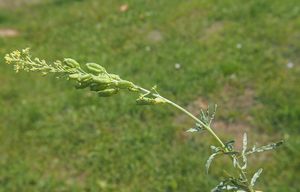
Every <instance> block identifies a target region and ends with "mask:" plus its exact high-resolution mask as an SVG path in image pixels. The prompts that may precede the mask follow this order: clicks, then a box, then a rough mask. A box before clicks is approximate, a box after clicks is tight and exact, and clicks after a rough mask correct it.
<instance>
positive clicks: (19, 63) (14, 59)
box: [5, 48, 283, 192]
mask: <svg viewBox="0 0 300 192" xmlns="http://www.w3.org/2000/svg"><path fill="white" fill-rule="evenodd" d="M5 60H6V62H7V63H8V64H13V65H14V70H15V71H16V72H19V71H21V70H24V71H27V72H39V73H41V74H42V75H47V74H54V75H55V76H56V77H58V78H65V79H67V80H72V81H75V83H76V85H75V88H76V89H85V88H89V89H90V91H94V92H96V93H97V94H98V96H99V97H109V96H113V95H115V94H118V93H119V92H120V91H128V92H133V93H137V94H139V96H138V98H137V99H136V103H137V104H139V105H156V104H169V105H171V106H173V107H175V108H176V109H178V110H180V111H181V112H183V113H184V114H186V115H187V116H189V117H190V118H192V119H193V120H194V121H195V123H196V125H195V127H194V128H191V129H189V130H187V132H200V131H207V132H208V133H209V134H210V135H211V136H212V137H213V138H214V139H215V141H216V142H217V144H218V146H211V149H212V154H211V155H210V157H209V158H208V160H207V162H206V165H205V167H206V172H207V173H208V171H209V168H210V165H211V163H212V161H213V160H214V159H215V158H216V157H217V156H219V155H226V156H228V157H230V159H231V160H232V163H233V167H234V168H235V169H236V170H237V173H235V174H233V175H235V176H232V175H228V177H227V178H226V179H225V180H223V181H222V182H220V183H219V184H218V185H217V186H216V187H215V188H214V189H212V191H213V192H221V191H239V192H242V191H244V192H254V191H255V190H254V184H255V182H256V180H257V179H258V177H259V176H260V174H261V173H262V169H259V170H258V171H257V172H256V173H255V174H254V175H253V177H252V178H251V180H250V179H249V176H248V175H247V171H246V168H247V156H248V155H250V154H253V153H260V152H264V151H268V150H272V149H275V148H277V147H278V146H280V145H281V144H282V143H283V142H282V141H280V142H277V143H272V144H269V145H265V146H262V147H255V146H254V147H252V149H250V150H247V135H246V134H244V137H243V149H242V151H241V152H238V151H236V150H235V149H234V141H229V142H225V143H224V142H223V141H222V140H221V139H220V138H219V136H218V135H217V134H216V133H215V132H214V130H213V129H212V127H211V123H212V121H213V119H214V116H215V112H216V106H215V108H214V111H213V112H211V111H210V110H209V109H208V110H207V111H203V110H201V113H200V117H199V118H197V117H196V116H194V115H193V114H192V113H190V112H189V111H187V110H186V109H184V108H183V107H181V106H179V105H178V104H176V103H175V102H173V101H171V100H169V99H167V98H165V97H163V96H161V95H160V94H159V93H158V91H157V90H156V87H153V88H152V89H150V90H148V89H145V88H143V87H141V86H138V85H136V84H134V83H133V82H130V81H128V80H124V79H122V78H120V77H119V76H118V75H116V74H113V73H108V72H107V71H106V69H105V68H104V67H102V66H101V65H99V64H96V63H86V64H85V65H80V64H79V63H78V62H77V61H75V60H74V59H70V58H66V59H64V60H63V61H59V60H58V61H55V62H54V63H51V64H49V63H47V62H46V61H45V60H41V59H39V58H34V59H32V57H31V55H30V53H29V49H28V48H27V49H23V50H21V51H13V52H12V53H10V54H6V56H5Z"/></svg>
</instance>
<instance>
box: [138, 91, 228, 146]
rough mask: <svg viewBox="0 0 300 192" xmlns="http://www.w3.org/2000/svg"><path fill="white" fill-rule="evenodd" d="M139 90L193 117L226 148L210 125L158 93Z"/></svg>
mask: <svg viewBox="0 0 300 192" xmlns="http://www.w3.org/2000/svg"><path fill="white" fill-rule="evenodd" d="M138 89H139V90H141V91H143V92H145V93H147V94H149V93H150V94H152V95H153V96H154V97H157V98H160V99H163V100H164V101H165V102H166V103H168V104H170V105H172V106H173V107H175V108H177V109H179V110H180V111H182V112H183V113H185V114H186V115H188V116H189V117H191V118H192V119H194V120H195V121H196V122H197V123H199V124H201V125H202V126H203V127H204V128H205V129H206V130H207V131H208V132H209V133H210V134H211V135H212V136H213V137H214V138H215V139H216V140H217V141H218V143H219V144H220V145H221V147H222V148H225V144H224V143H223V142H222V140H221V139H220V138H219V137H218V136H217V135H216V133H215V132H214V131H213V130H212V128H211V127H209V126H208V125H206V124H205V123H203V122H202V121H201V120H200V119H198V118H197V117H195V116H194V115H193V114H191V113H190V112H188V111H187V110H186V109H184V108H183V107H181V106H179V105H178V104H176V103H174V102H173V101H170V100H169V99H167V98H165V97H163V96H161V95H160V94H158V93H152V92H151V91H149V90H147V89H144V88H142V87H138Z"/></svg>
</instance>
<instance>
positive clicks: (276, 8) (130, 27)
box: [0, 0, 300, 192]
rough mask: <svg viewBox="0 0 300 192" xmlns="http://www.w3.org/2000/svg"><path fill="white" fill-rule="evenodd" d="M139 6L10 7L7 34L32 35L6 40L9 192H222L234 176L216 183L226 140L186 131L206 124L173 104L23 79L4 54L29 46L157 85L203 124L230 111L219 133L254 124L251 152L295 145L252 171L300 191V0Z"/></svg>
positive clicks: (276, 185)
mask: <svg viewBox="0 0 300 192" xmlns="http://www.w3.org/2000/svg"><path fill="white" fill-rule="evenodd" d="M7 2H9V1H7ZM126 2H127V3H128V10H127V11H125V12H121V11H119V7H120V6H121V5H123V4H124V2H122V1H115V0H114V1H96V0H94V1H92V0H74V1H72V0H46V1H41V2H37V1H35V3H34V4H30V3H29V4H28V3H27V4H26V5H22V4H21V5H19V6H17V5H14V6H2V7H0V30H1V29H14V30H17V31H18V32H19V35H17V36H16V37H1V36H0V55H2V57H0V63H1V65H0V72H1V75H0V90H1V91H0V140H1V145H0V154H1V155H0V191H124V192H127V191H166V192H171V191H209V190H210V189H211V188H212V187H213V186H214V185H216V184H217V182H218V179H219V177H218V176H219V175H222V174H223V172H222V167H224V166H226V162H223V161H221V160H219V161H216V162H214V163H215V166H214V167H213V169H212V173H211V174H210V175H206V174H205V171H204V163H205V161H206V158H207V157H208V154H209V153H210V150H209V144H210V143H211V142H213V141H212V140H211V139H210V138H207V135H206V134H205V133H204V134H203V135H189V134H185V133H184V131H185V130H186V129H187V128H189V127H190V126H193V122H191V121H189V120H187V119H185V118H184V117H182V116H181V115H180V114H179V113H177V111H173V110H172V109H171V108H169V107H138V106H135V105H134V97H132V96H127V95H126V94H121V95H119V96H116V97H114V98H109V99H102V98H98V97H97V96H96V95H93V94H91V93H89V92H87V91H77V90H74V89H73V87H72V84H71V83H70V82H65V81H61V80H57V79H53V78H51V77H47V78H43V77H40V76H39V75H35V74H27V73H20V74H18V75H16V74H15V73H14V72H13V70H12V67H11V66H9V65H6V64H4V61H3V56H4V55H5V54H6V53H8V52H10V51H12V50H15V49H20V48H24V47H31V48H32V51H33V53H34V55H35V56H38V57H41V58H45V59H47V60H50V61H54V60H56V59H61V58H64V57H72V58H74V59H76V60H78V61H80V62H91V61H92V62H97V63H100V64H102V65H104V66H105V67H106V68H107V69H108V70H109V71H111V72H114V73H117V74H120V75H121V77H123V78H124V79H128V80H132V81H134V82H138V83H139V84H140V85H143V86H145V87H151V86H153V85H154V84H157V85H158V87H159V90H160V92H161V93H162V94H164V95H166V96H168V97H170V98H171V99H174V100H175V101H177V102H178V103H179V104H181V105H183V106H187V107H188V108H191V109H192V111H193V112H194V113H195V112H197V110H200V109H199V107H200V106H201V102H199V101H204V103H205V104H207V103H208V101H209V103H217V104H218V105H219V109H218V112H217V116H216V121H217V123H216V129H218V126H217V125H224V124H226V125H227V124H229V128H228V129H226V128H225V131H224V126H220V129H222V130H221V131H220V133H221V134H222V135H223V137H224V138H228V139H230V138H232V137H233V136H240V134H241V133H242V132H243V131H244V129H242V128H243V126H245V130H248V131H249V135H250V139H252V143H255V142H257V143H258V144H264V143H267V142H269V141H275V140H278V139H280V138H284V139H286V144H285V145H284V147H282V148H280V149H279V150H278V151H277V152H274V153H268V154H265V155H260V156H258V157H257V158H256V159H253V160H252V162H250V164H251V165H252V166H253V169H252V170H251V171H252V172H253V171H255V169H257V168H259V167H261V166H262V167H264V168H265V169H264V172H263V177H262V178H260V180H259V185H258V186H259V188H261V189H263V190H264V191H298V190H300V186H299V182H297V176H298V175H299V171H300V168H299V165H300V162H299V159H300V158H299V155H300V153H299V150H298V149H299V147H300V143H299V142H300V137H299V127H300V118H299V117H300V100H299V96H300V88H299V83H300V78H299V74H300V67H299V61H300V58H299V51H300V45H299V43H298V42H299V39H300V16H299V12H300V7H299V3H298V1H297V0H287V1H281V0H274V1H261V0H252V1H248V2H245V1H244V2H242V1H237V0H235V1H216V0H214V1H204V0H189V1H179V0H173V1H167V0H163V1H151V0H146V1H133V0H130V1H126ZM0 5H1V4H0ZM289 62H291V63H293V67H292V68H288V67H287V64H288V63H289ZM176 63H178V64H180V66H181V68H180V69H175V64H176ZM247 90H248V92H249V93H250V94H248V95H247ZM230 125H232V129H230ZM238 125H243V126H238ZM246 128H247V129H246ZM216 131H217V132H218V130H216ZM230 135H233V136H230Z"/></svg>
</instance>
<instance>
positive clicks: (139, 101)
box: [136, 97, 166, 105]
mask: <svg viewBox="0 0 300 192" xmlns="http://www.w3.org/2000/svg"><path fill="white" fill-rule="evenodd" d="M136 103H137V104H138V105H155V104H160V103H166V101H164V100H163V99H160V98H154V99H153V98H148V97H142V98H138V99H137V100H136Z"/></svg>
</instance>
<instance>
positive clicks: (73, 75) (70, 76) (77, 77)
mask: <svg viewBox="0 0 300 192" xmlns="http://www.w3.org/2000/svg"><path fill="white" fill-rule="evenodd" d="M80 77H81V75H80V74H77V73H74V74H71V75H69V78H70V79H79V78H80Z"/></svg>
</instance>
